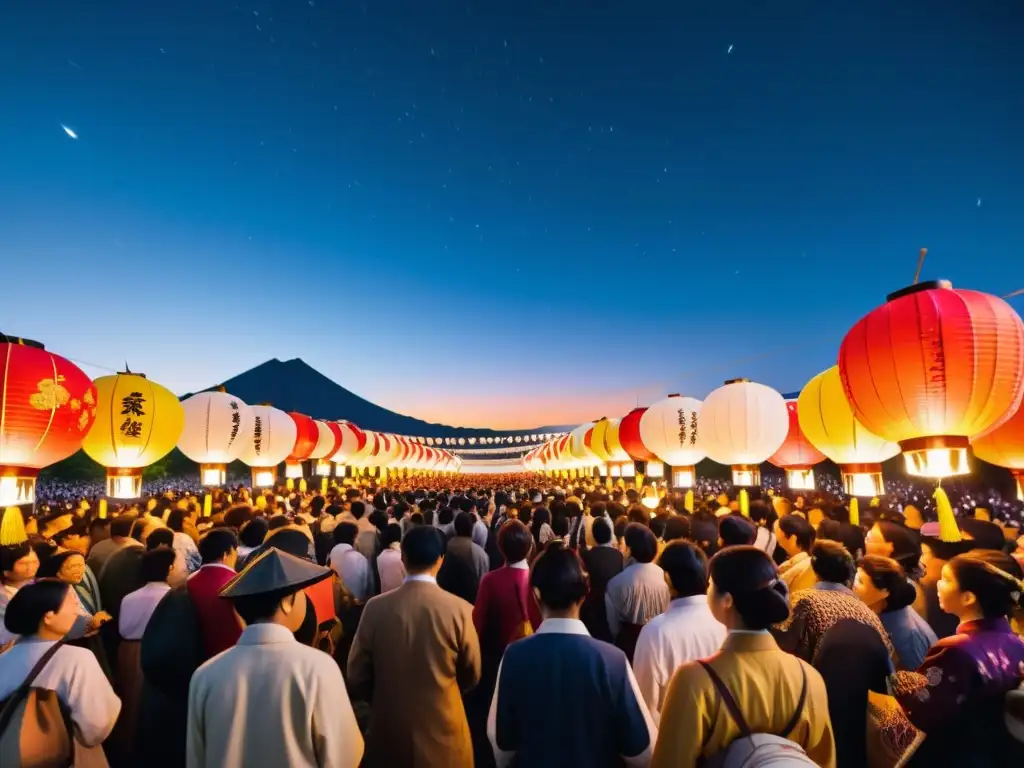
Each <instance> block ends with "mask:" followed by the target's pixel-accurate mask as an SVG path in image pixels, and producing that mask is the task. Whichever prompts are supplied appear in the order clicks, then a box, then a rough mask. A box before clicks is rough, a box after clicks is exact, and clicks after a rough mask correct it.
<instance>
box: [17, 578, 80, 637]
mask: <svg viewBox="0 0 1024 768" xmlns="http://www.w3.org/2000/svg"><path fill="white" fill-rule="evenodd" d="M70 588H71V587H70V585H68V584H66V583H65V582H63V581H60V580H59V579H40V580H39V581H36V582H33V583H32V584H26V585H25V586H24V587H22V588H21V589H19V590H18V591H17V592H15V594H14V597H12V598H11V602H9V603H8V604H7V611H6V613H5V614H4V626H5V627H6V628H7V631H8V632H10V633H11V634H14V635H21V636H23V637H24V636H27V635H34V634H36V633H37V632H38V631H39V625H40V623H42V621H43V617H44V616H46V614H48V613H56V612H57V611H59V610H60V606H61V604H62V603H63V602H64V598H65V597H66V596H67V594H68V590H69V589H70Z"/></svg>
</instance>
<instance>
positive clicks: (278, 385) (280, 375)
mask: <svg viewBox="0 0 1024 768" xmlns="http://www.w3.org/2000/svg"><path fill="white" fill-rule="evenodd" d="M218 387H224V389H225V390H226V391H228V392H230V393H231V394H232V395H235V396H237V397H240V398H241V399H242V400H244V401H245V402H247V403H250V404H257V403H270V404H271V405H273V406H274V407H275V408H280V409H281V410H284V411H297V412H299V413H304V414H307V415H308V416H311V417H313V418H315V419H328V420H334V419H346V420H348V421H351V422H352V423H354V424H357V425H359V426H360V427H361V428H363V429H371V430H374V431H377V432H394V433H395V434H400V435H414V436H417V437H481V436H486V437H498V436H502V435H517V434H519V435H521V434H526V433H533V432H541V433H544V432H565V431H567V430H568V429H571V426H552V427H536V428H533V429H519V430H488V429H476V428H471V427H451V426H448V425H445V424H432V423H430V422H426V421H422V420H420V419H416V418H413V417H412V416H405V415H403V414H400V413H395V412H394V411H390V410H388V409H387V408H382V407H381V406H379V405H376V404H375V403H371V402H369V401H368V400H365V399H363V398H361V397H359V395H356V394H354V393H352V392H350V391H348V390H347V389H345V388H344V387H342V386H341V385H340V384H337V383H335V382H334V381H331V380H330V379H329V378H327V377H326V376H324V375H323V374H322V373H320V371H318V370H316V369H315V368H313V367H312V366H310V365H308V364H307V363H306V362H305V361H303V360H301V359H300V358H295V359H294V360H285V361H283V362H282V361H281V360H278V359H276V358H275V359H273V360H268V361H267V362H265V363H262V364H260V365H257V366H256V367H255V368H251V369H249V370H248V371H245V372H244V373H240V374H238V375H237V376H234V377H232V378H230V379H228V380H227V381H225V382H222V383H220V384H215V385H213V386H211V387H207V389H206V390H204V391H209V390H213V389H217V388H218ZM190 394H191V393H190ZM184 397H188V395H185V396H184ZM529 447H530V446H527V445H524V446H523V448H524V450H525V449H527V448H529Z"/></svg>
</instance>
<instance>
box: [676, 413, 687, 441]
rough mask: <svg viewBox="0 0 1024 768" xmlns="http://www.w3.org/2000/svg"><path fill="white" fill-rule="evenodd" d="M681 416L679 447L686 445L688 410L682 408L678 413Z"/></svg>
mask: <svg viewBox="0 0 1024 768" xmlns="http://www.w3.org/2000/svg"><path fill="white" fill-rule="evenodd" d="M677 414H678V416H679V445H680V446H683V445H686V410H685V409H683V408H680V409H679V410H678V411H677Z"/></svg>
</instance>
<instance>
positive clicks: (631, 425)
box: [619, 408, 665, 478]
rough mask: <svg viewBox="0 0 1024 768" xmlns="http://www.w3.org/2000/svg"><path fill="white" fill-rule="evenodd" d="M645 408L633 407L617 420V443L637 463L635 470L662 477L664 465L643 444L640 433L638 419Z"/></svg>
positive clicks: (644, 411) (641, 416)
mask: <svg viewBox="0 0 1024 768" xmlns="http://www.w3.org/2000/svg"><path fill="white" fill-rule="evenodd" d="M645 413H647V408H634V409H633V410H632V411H630V412H629V413H627V414H626V415H625V416H623V417H622V421H620V422H619V443H620V444H621V445H622V448H623V450H625V452H626V453H628V454H629V457H630V458H631V459H633V461H635V462H637V463H638V466H637V471H639V472H641V473H642V474H644V475H646V476H648V477H655V478H658V477H664V475H665V465H664V464H663V463H662V462H661V460H660V459H659V458H658V457H657V456H655V455H654V453H652V452H651V450H650V449H649V448H648V447H647V446H646V445H645V444H644V439H643V437H641V435H640V419H642V418H643V416H644V414H645Z"/></svg>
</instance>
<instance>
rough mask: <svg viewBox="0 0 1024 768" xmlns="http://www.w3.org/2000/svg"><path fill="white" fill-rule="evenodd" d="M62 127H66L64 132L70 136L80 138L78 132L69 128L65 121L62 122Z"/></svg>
mask: <svg viewBox="0 0 1024 768" xmlns="http://www.w3.org/2000/svg"><path fill="white" fill-rule="evenodd" d="M60 127H61V128H63V129H64V133H66V134H67V135H68V136H69V137H70V138H72V139H77V138H78V134H77V133H75V132H74V131H73V130H71V129H70V128H68V127H67V126H66V125H64V123H61V124H60Z"/></svg>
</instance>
